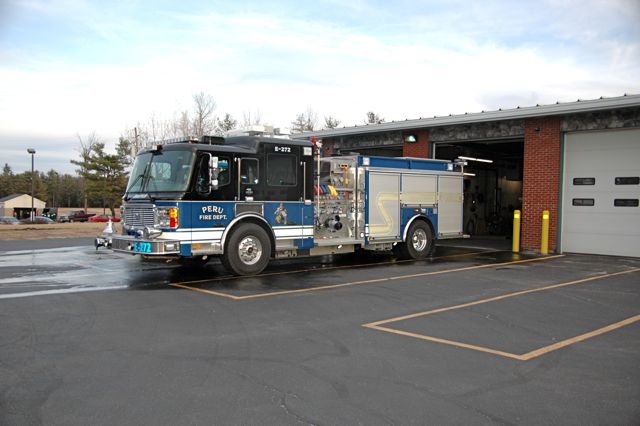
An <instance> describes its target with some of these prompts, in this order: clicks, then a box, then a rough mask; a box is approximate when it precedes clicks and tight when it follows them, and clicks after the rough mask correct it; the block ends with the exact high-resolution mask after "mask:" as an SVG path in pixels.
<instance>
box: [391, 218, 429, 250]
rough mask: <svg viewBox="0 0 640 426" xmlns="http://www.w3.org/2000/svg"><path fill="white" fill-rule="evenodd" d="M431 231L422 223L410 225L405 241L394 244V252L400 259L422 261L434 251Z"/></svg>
mask: <svg viewBox="0 0 640 426" xmlns="http://www.w3.org/2000/svg"><path fill="white" fill-rule="evenodd" d="M434 247H435V245H434V240H433V231H432V230H431V227H430V226H429V225H427V224H426V223H425V222H423V221H417V222H414V223H412V224H411V226H410V227H409V231H408V232H407V240H406V241H405V242H403V243H398V244H396V246H395V248H394V252H395V254H396V256H398V257H399V258H401V259H424V258H425V257H428V256H430V255H431V254H432V252H433V249H434Z"/></svg>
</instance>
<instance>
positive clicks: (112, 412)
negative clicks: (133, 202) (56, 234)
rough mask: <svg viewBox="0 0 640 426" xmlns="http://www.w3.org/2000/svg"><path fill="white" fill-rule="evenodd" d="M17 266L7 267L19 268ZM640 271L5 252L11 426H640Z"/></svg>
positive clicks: (512, 261)
mask: <svg viewBox="0 0 640 426" xmlns="http://www.w3.org/2000/svg"><path fill="white" fill-rule="evenodd" d="M2 250H4V251H2ZM639 285H640V259H637V258H634V259H631V258H618V257H606V256H585V255H554V256H548V257H536V256H533V255H514V254H512V253H510V252H508V251H505V250H500V249H492V248H483V247H469V246H467V247H460V246H456V245H455V244H449V245H447V246H441V247H438V250H437V252H436V255H435V257H434V258H433V259H430V260H427V261H419V262H414V261H410V262H402V261H396V260H395V259H394V258H393V257H390V256H384V255H375V256H368V257H362V256H346V257H341V258H329V257H327V258H315V259H297V260H290V261H277V262H274V263H273V264H272V265H271V266H270V267H269V268H268V269H267V270H266V271H265V272H264V273H263V274H262V275H260V276H257V277H249V278H246V277H245V278H238V277H232V276H229V275H228V274H227V273H226V272H224V270H223V269H222V267H221V266H220V265H219V264H217V263H216V262H210V264H208V265H207V266H205V267H204V268H194V267H193V266H181V265H175V264H166V263H162V262H141V261H140V260H139V259H138V258H134V257H129V256H127V257H122V256H120V255H115V254H113V253H110V252H108V251H98V252H96V251H95V250H93V248H92V247H89V246H71V247H57V248H42V249H39V248H38V249H34V247H27V246H16V247H15V248H11V247H9V248H8V247H6V246H2V247H0V324H2V325H1V326H0V327H1V331H0V424H3V425H4V424H7V425H13V424H141V423H142V424H278V425H284V424H292V425H293V424H318V425H321V424H368V425H369V424H638V423H639V422H640V363H638V360H639V359H640V357H639V355H640V324H639V321H640V289H639Z"/></svg>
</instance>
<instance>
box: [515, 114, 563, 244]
mask: <svg viewBox="0 0 640 426" xmlns="http://www.w3.org/2000/svg"><path fill="white" fill-rule="evenodd" d="M560 155H561V153H560V119H559V118H554V117H540V118H531V119H527V120H525V129H524V177H523V188H522V234H521V244H522V249H523V250H536V251H539V250H540V234H541V229H542V211H543V210H549V213H550V216H551V217H550V221H549V251H555V250H556V243H557V241H558V213H559V208H558V199H559V194H560Z"/></svg>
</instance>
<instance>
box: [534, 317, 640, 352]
mask: <svg viewBox="0 0 640 426" xmlns="http://www.w3.org/2000/svg"><path fill="white" fill-rule="evenodd" d="M636 321H640V315H636V316H633V317H631V318H627V319H625V320H622V321H619V322H617V323H615V324H611V325H608V326H606V327H602V328H599V329H597V330H593V331H590V332H588V333H585V334H581V335H580V336H576V337H572V338H571V339H567V340H563V341H562V342H558V343H554V344H553V345H549V346H545V347H544V348H540V349H536V350H534V351H531V352H528V353H526V354H524V355H521V357H522V359H523V361H528V360H530V359H532V358H536V357H539V356H540V355H544V354H546V353H549V352H552V351H555V350H558V349H560V348H564V347H565V346H569V345H573V344H574V343H578V342H582V341H583V340H587V339H590V338H592V337H596V336H599V335H601V334H604V333H608V332H609V331H613V330H615V329H617V328H620V327H624V326H625V325H629V324H633V323H634V322H636Z"/></svg>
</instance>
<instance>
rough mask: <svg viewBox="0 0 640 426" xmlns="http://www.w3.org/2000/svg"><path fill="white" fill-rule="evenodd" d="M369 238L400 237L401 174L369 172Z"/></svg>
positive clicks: (374, 239) (389, 238) (390, 238)
mask: <svg viewBox="0 0 640 426" xmlns="http://www.w3.org/2000/svg"><path fill="white" fill-rule="evenodd" d="M368 192H369V198H368V205H367V210H368V213H369V214H368V221H367V229H368V231H367V234H368V238H369V240H371V241H372V242H375V241H376V240H397V239H399V238H400V174H397V173H378V172H369V191H368Z"/></svg>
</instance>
